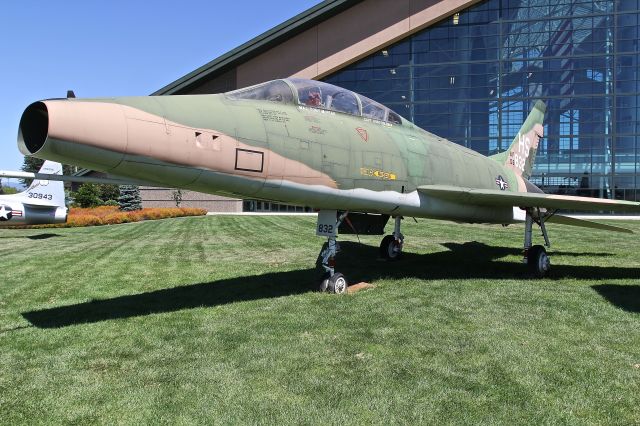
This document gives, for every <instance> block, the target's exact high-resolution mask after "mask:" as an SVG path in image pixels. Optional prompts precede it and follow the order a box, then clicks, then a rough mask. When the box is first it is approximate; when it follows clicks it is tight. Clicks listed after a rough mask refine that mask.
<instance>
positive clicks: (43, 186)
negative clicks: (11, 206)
mask: <svg viewBox="0 0 640 426" xmlns="http://www.w3.org/2000/svg"><path fill="white" fill-rule="evenodd" d="M38 173H43V174H50V175H62V164H60V163H56V162H54V161H49V160H46V161H45V162H44V164H43V165H42V167H41V168H40V171H39V172H38ZM15 196H16V197H17V198H20V201H21V202H22V203H24V204H29V205H33V206H49V207H54V206H57V207H64V206H65V195H64V183H62V181H59V180H40V179H35V180H34V181H33V182H32V183H31V185H30V186H29V188H27V190H26V191H24V192H21V193H19V194H16V195H15Z"/></svg>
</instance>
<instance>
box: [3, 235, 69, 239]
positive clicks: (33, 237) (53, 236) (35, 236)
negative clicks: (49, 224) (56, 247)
mask: <svg viewBox="0 0 640 426" xmlns="http://www.w3.org/2000/svg"><path fill="white" fill-rule="evenodd" d="M55 237H62V235H60V234H37V235H26V236H24V237H22V236H15V235H13V236H2V237H0V238H3V239H4V238H7V239H15V238H28V239H29V240H47V239H49V238H55Z"/></svg>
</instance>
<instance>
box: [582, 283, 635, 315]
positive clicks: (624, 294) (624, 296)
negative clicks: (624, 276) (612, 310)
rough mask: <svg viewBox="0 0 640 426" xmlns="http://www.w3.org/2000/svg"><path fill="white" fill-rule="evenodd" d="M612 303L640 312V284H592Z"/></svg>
mask: <svg viewBox="0 0 640 426" xmlns="http://www.w3.org/2000/svg"><path fill="white" fill-rule="evenodd" d="M591 288H592V289H594V290H595V291H596V292H598V294H599V295H600V296H602V297H603V298H605V299H606V300H607V301H609V303H611V304H612V305H615V306H617V307H618V308H620V309H623V310H625V311H627V312H633V313H639V312H640V285H616V284H598V285H593V286H591Z"/></svg>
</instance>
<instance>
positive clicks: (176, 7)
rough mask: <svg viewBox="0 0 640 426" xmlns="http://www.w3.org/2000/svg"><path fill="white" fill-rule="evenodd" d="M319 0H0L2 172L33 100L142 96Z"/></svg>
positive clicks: (14, 156) (17, 162)
mask: <svg viewBox="0 0 640 426" xmlns="http://www.w3.org/2000/svg"><path fill="white" fill-rule="evenodd" d="M317 3H320V1H318V0H296V1H291V0H268V1H245V0H237V1H214V0H181V1H167V0H154V1H149V2H146V1H135V0H134V1H131V0H129V1H124V0H109V1H93V0H82V1H80V0H65V1H44V0H42V1H35V0H19V1H5V2H2V4H1V5H0V58H2V60H1V61H0V84H1V87H2V90H1V93H0V170H19V168H20V166H21V165H22V158H23V157H22V155H21V154H20V152H19V151H18V148H17V145H16V135H17V131H18V130H17V129H18V122H19V120H20V115H21V114H22V111H23V110H24V108H26V107H27V106H28V105H29V104H30V103H31V102H34V101H36V100H39V99H44V98H52V97H64V96H65V95H66V92H67V90H68V89H73V90H74V91H75V93H76V96H78V97H101V96H122V95H130V96H143V95H148V94H150V93H152V92H154V91H155V90H157V89H160V88H161V87H163V86H165V85H167V84H168V83H171V82H172V81H174V80H177V79H178V78H180V77H182V76H184V75H185V74H187V73H189V72H191V71H193V70H195V69H196V68H198V67H199V66H201V65H204V64H205V63H207V62H209V61H211V60H213V59H215V58H217V57H218V56H220V55H222V54H224V53H226V52H228V51H229V50H231V49H233V48H235V47H237V46H239V45H241V44H242V43H244V42H246V41H248V40H250V39H252V38H253V37H255V36H257V35H259V34H262V33H263V32H265V31H267V30H269V29H271V28H273V27H274V26H276V25H278V24H280V23H282V22H284V21H285V20H287V19H289V18H291V17H293V16H295V15H297V14H298V13H300V12H302V11H304V10H306V9H308V8H310V7H312V6H314V5H315V4H317Z"/></svg>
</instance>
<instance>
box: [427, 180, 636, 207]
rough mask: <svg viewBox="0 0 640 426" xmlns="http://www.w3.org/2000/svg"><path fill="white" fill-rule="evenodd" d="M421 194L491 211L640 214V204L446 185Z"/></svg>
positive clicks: (429, 186)
mask: <svg viewBox="0 0 640 426" xmlns="http://www.w3.org/2000/svg"><path fill="white" fill-rule="evenodd" d="M418 191H419V192H421V193H423V194H426V195H429V196H431V197H435V198H440V199H442V200H447V201H452V202H455V203H460V204H469V205H474V206H488V207H491V206H493V207H534V208H535V207H537V208H545V209H553V210H555V209H568V210H610V211H619V212H638V213H640V203H635V202H632V201H622V200H609V199H605V198H590V197H575V196H571V195H555V194H545V193H535V192H510V191H500V190H498V189H474V188H463V187H457V186H447V185H422V186H419V187H418Z"/></svg>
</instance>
